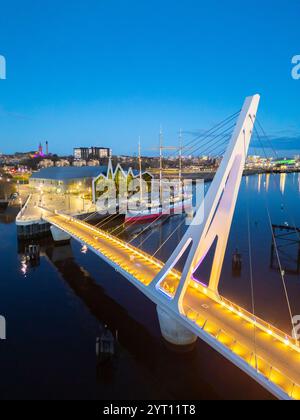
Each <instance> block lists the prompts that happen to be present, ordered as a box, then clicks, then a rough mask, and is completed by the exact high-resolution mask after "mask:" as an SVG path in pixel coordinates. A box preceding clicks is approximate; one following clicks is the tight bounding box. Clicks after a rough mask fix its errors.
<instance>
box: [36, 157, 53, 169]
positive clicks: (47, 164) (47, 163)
mask: <svg viewBox="0 0 300 420" xmlns="http://www.w3.org/2000/svg"><path fill="white" fill-rule="evenodd" d="M52 166H54V162H53V161H52V160H51V159H43V160H41V162H40V163H39V164H38V167H39V168H51V167H52Z"/></svg>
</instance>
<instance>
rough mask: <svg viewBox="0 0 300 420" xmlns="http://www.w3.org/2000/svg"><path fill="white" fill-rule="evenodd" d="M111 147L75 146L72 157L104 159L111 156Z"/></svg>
mask: <svg viewBox="0 0 300 420" xmlns="http://www.w3.org/2000/svg"><path fill="white" fill-rule="evenodd" d="M111 154H112V152H111V149H109V148H106V147H76V148H75V149H74V158H75V159H82V160H89V159H105V158H109V157H111Z"/></svg>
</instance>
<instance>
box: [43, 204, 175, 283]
mask: <svg viewBox="0 0 300 420" xmlns="http://www.w3.org/2000/svg"><path fill="white" fill-rule="evenodd" d="M44 210H47V211H49V210H48V209H46V208H44ZM51 213H52V214H54V215H58V216H61V217H63V218H65V219H67V220H68V221H72V222H73V223H76V224H78V225H81V226H82V227H84V228H85V229H88V230H89V231H91V232H94V233H95V234H96V235H98V236H99V235H100V236H102V237H105V238H106V239H109V240H110V241H112V242H115V243H117V244H119V245H121V246H123V247H124V248H126V249H128V250H129V251H131V252H132V253H134V254H136V255H138V256H140V257H142V258H144V259H145V260H147V261H149V262H150V263H152V264H154V265H156V266H157V267H158V268H159V269H162V268H163V266H164V263H163V262H162V261H160V260H158V259H157V258H155V257H153V256H152V255H149V254H147V253H146V252H144V251H142V250H141V249H139V248H136V247H135V246H133V245H131V244H128V243H127V242H125V241H123V240H122V239H119V238H117V237H116V236H114V235H111V234H110V233H108V232H106V231H105V230H103V229H99V228H97V227H95V226H92V225H90V224H88V223H86V222H84V221H82V220H80V219H77V218H74V217H72V216H70V215H66V214H63V213H61V212H56V213H55V212H53V211H52V212H51ZM45 218H46V219H47V216H45ZM171 274H173V275H174V276H175V277H176V278H178V279H180V276H181V274H180V273H179V272H178V271H176V270H174V269H173V270H171Z"/></svg>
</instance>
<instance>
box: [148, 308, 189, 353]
mask: <svg viewBox="0 0 300 420" xmlns="http://www.w3.org/2000/svg"><path fill="white" fill-rule="evenodd" d="M156 310H157V315H158V320H159V325H160V330H161V333H162V336H163V338H164V339H165V340H166V341H167V342H168V343H170V344H173V345H174V346H178V347H179V346H180V347H182V348H183V347H186V348H187V347H191V346H193V344H194V343H195V342H196V340H197V336H196V335H195V334H193V333H192V332H191V331H189V330H188V329H187V328H185V327H183V326H182V325H181V323H179V322H178V321H177V320H176V319H175V318H174V316H173V315H172V314H170V313H169V312H168V311H167V310H166V309H163V308H162V307H161V306H157V308H156Z"/></svg>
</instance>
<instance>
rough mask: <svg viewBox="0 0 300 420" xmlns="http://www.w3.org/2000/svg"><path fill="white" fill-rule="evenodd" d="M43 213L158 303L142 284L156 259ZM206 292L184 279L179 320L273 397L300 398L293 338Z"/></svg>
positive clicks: (299, 356)
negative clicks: (186, 282) (182, 305)
mask: <svg viewBox="0 0 300 420" xmlns="http://www.w3.org/2000/svg"><path fill="white" fill-rule="evenodd" d="M44 218H45V220H47V221H48V222H49V223H51V224H52V225H54V226H56V227H57V228H59V229H61V230H63V231H64V232H66V233H68V234H69V235H70V236H72V237H73V238H74V239H76V240H78V241H79V242H80V243H82V244H85V245H86V246H88V248H89V249H90V250H92V251H93V252H94V253H96V254H97V255H99V256H100V257H101V258H103V259H104V260H106V261H107V262H108V263H109V264H111V265H113V266H114V267H115V268H116V269H117V270H118V271H119V272H120V273H122V274H123V275H124V276H125V277H127V278H128V279H129V280H130V281H131V282H132V283H133V284H135V285H136V286H137V287H138V288H139V289H140V290H141V291H142V292H143V293H144V294H145V295H147V296H148V297H149V298H151V299H152V300H154V302H155V303H156V304H160V302H158V301H157V300H156V299H155V297H154V296H153V295H152V293H151V290H147V289H148V288H149V284H151V281H152V280H153V278H155V277H156V275H157V274H158V273H159V271H160V269H161V268H162V267H163V263H162V262H159V261H158V260H155V259H152V257H151V256H149V255H147V254H145V253H144V252H141V251H140V250H138V249H137V248H135V247H133V246H131V245H128V244H126V243H125V242H123V241H121V240H119V239H117V238H115V237H113V236H111V235H109V234H108V233H106V232H104V231H101V230H100V229H97V228H94V227H93V226H90V225H89V224H87V223H85V222H82V221H80V220H77V219H72V218H70V217H69V216H64V215H57V214H55V215H50V214H49V215H46V216H44ZM179 279H180V274H179V273H178V272H171V273H170V275H169V276H168V277H167V278H166V279H165V281H164V282H163V284H162V285H161V287H164V288H166V290H167V292H170V290H171V291H172V290H173V291H174V290H175V287H176V286H177V285H178V283H179ZM206 292H207V291H206V288H205V287H202V286H201V285H199V283H197V282H196V281H190V283H189V286H188V288H187V291H186V294H185V298H184V301H183V302H184V316H183V317H182V321H183V325H186V326H187V328H191V330H192V331H193V332H194V333H195V334H196V335H197V336H199V337H200V338H201V339H203V340H204V341H206V342H207V343H208V344H210V345H212V347H214V348H215V349H216V350H217V351H219V352H220V353H222V354H223V355H224V356H225V357H227V358H228V359H229V360H231V361H232V362H233V363H235V364H236V365H237V366H239V367H241V368H242V369H243V370H244V371H246V372H247V373H248V374H250V375H251V376H252V377H253V378H254V379H256V380H257V381H258V382H259V383H260V384H262V385H263V386H264V387H265V388H267V389H268V390H269V391H270V392H272V393H273V394H274V395H275V396H277V397H278V398H283V399H286V398H293V399H300V348H298V347H297V346H296V343H294V341H293V339H292V338H290V337H287V336H286V335H285V334H284V333H283V332H281V331H279V330H277V329H275V328H274V327H272V326H271V325H269V324H267V323H265V322H264V321H262V320H260V319H258V318H254V317H253V315H251V314H250V313H248V312H246V311H245V310H244V309H242V308H239V307H238V306H237V305H235V304H234V303H232V302H230V301H228V300H225V299H224V298H222V297H220V301H219V302H217V301H216V300H213V299H211V298H210V297H208V296H207V295H206ZM255 325H256V346H255V344H254V340H253V337H254V328H255Z"/></svg>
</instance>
